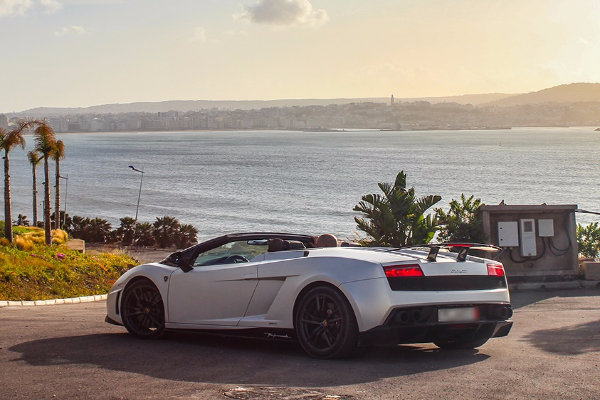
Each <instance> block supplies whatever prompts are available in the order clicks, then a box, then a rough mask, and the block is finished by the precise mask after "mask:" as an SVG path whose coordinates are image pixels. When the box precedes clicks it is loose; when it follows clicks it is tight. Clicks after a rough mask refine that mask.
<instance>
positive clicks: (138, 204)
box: [129, 165, 144, 222]
mask: <svg viewBox="0 0 600 400" xmlns="http://www.w3.org/2000/svg"><path fill="white" fill-rule="evenodd" d="M129 168H131V169H132V170H134V171H135V172H139V173H141V174H142V175H141V176H142V177H141V179H140V192H139V193H138V202H137V207H136V209H135V222H137V218H138V211H139V210H140V198H141V197H142V182H143V181H144V170H141V169H137V168H135V167H134V166H133V165H130V166H129Z"/></svg>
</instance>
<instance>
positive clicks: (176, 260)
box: [168, 251, 194, 272]
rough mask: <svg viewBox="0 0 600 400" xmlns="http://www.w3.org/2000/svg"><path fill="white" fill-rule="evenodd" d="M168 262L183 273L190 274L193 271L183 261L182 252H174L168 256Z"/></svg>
mask: <svg viewBox="0 0 600 400" xmlns="http://www.w3.org/2000/svg"><path fill="white" fill-rule="evenodd" d="M168 260H169V262H170V263H171V264H174V265H177V266H178V267H179V268H181V269H182V271H183V272H190V271H191V270H193V269H194V268H193V267H192V266H191V265H190V264H189V263H188V262H187V261H186V260H185V257H184V256H183V252H181V251H176V252H175V253H173V254H171V255H170V256H169V258H168Z"/></svg>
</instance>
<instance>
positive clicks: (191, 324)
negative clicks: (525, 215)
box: [106, 233, 512, 358]
mask: <svg viewBox="0 0 600 400" xmlns="http://www.w3.org/2000/svg"><path fill="white" fill-rule="evenodd" d="M448 248H451V250H453V251H457V250H458V251H457V252H449V251H447V249H448ZM473 249H475V250H484V251H492V250H498V249H497V248H493V246H487V245H470V244H451V245H450V244H439V245H425V247H421V248H403V249H393V248H363V247H353V246H345V247H335V248H334V247H331V248H315V245H314V241H313V237H311V236H307V235H295V234H284V233H240V234H233V235H225V236H221V237H217V238H215V239H212V240H209V241H206V242H203V243H200V244H197V245H195V246H192V247H190V248H188V249H186V250H183V251H178V252H175V253H173V254H171V255H170V256H169V257H168V258H166V259H165V260H163V261H160V262H158V263H150V264H144V265H140V266H137V267H134V268H132V269H131V270H129V271H127V272H126V273H125V274H124V275H123V276H121V278H119V279H118V280H117V281H116V282H115V284H114V286H113V287H112V288H111V290H110V292H109V295H108V301H107V317H106V321H107V322H109V323H112V324H117V325H124V326H125V328H127V330H128V331H129V332H130V333H131V334H133V335H135V336H137V337H140V338H157V337H159V336H160V335H161V334H162V333H163V332H164V331H165V330H198V331H205V332H210V333H217V334H228V335H232V334H241V335H244V336H259V337H262V338H267V339H288V340H297V341H298V342H300V344H301V346H302V348H303V349H304V350H305V351H306V352H307V353H308V354H309V355H311V356H313V357H316V358H340V357H348V356H351V355H352V354H354V353H355V351H356V350H357V349H358V347H359V346H363V345H369V344H401V343H429V342H433V343H435V344H436V345H437V346H439V347H441V348H450V349H455V348H475V347H478V346H481V345H483V344H484V343H485V342H486V341H487V340H488V339H489V338H493V337H501V336H506V335H507V334H508V332H509V331H510V329H511V327H512V321H510V317H511V316H512V309H511V306H510V298H509V293H508V286H507V283H506V277H505V273H504V267H503V266H502V264H500V263H498V262H496V261H493V260H490V259H484V258H478V257H474V256H470V255H468V252H469V250H473Z"/></svg>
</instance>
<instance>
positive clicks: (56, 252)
mask: <svg viewBox="0 0 600 400" xmlns="http://www.w3.org/2000/svg"><path fill="white" fill-rule="evenodd" d="M21 240H29V239H23V237H22V236H21ZM27 248H28V250H26V251H23V250H20V249H19V247H18V246H17V245H8V246H0V300H45V299H55V298H69V297H79V296H91V295H97V294H105V293H107V292H108V290H109V289H110V287H111V286H112V284H113V283H114V281H116V280H117V279H118V278H119V276H121V275H122V274H123V273H124V272H125V271H126V270H127V269H128V268H129V266H131V265H133V264H134V260H133V259H132V258H130V257H129V256H127V255H123V254H118V255H115V254H99V255H87V254H81V253H79V252H77V251H72V250H68V249H67V248H66V247H64V246H46V245H44V244H33V245H32V246H31V247H27Z"/></svg>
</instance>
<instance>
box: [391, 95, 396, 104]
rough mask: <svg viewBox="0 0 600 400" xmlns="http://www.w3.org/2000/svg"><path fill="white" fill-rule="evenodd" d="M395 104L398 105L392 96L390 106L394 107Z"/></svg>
mask: <svg viewBox="0 0 600 400" xmlns="http://www.w3.org/2000/svg"><path fill="white" fill-rule="evenodd" d="M394 104H396V102H395V100H394V95H392V100H391V101H390V105H391V106H393V105H394Z"/></svg>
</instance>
